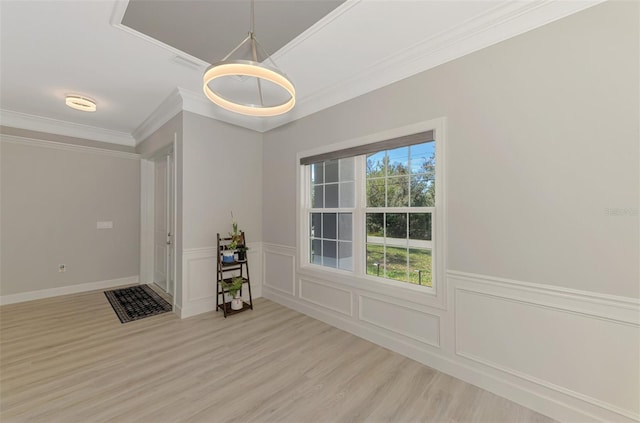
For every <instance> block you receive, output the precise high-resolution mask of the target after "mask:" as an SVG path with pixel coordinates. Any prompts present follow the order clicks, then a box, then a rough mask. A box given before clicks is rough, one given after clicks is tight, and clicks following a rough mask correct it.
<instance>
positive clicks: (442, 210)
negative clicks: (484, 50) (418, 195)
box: [295, 117, 448, 308]
mask: <svg viewBox="0 0 640 423" xmlns="http://www.w3.org/2000/svg"><path fill="white" fill-rule="evenodd" d="M428 130H433V131H434V132H435V137H436V143H437V147H436V178H437V179H438V182H437V183H436V210H437V211H434V212H432V219H433V220H432V221H433V223H434V227H435V229H434V232H433V240H432V242H433V244H434V245H435V248H432V254H433V256H432V257H433V264H434V270H435V272H434V273H433V281H434V282H433V286H432V287H418V286H413V285H412V284H408V283H402V282H395V281H392V280H389V279H384V278H373V277H371V276H367V275H366V274H365V271H364V269H363V268H362V265H361V263H362V262H363V261H364V254H365V253H364V251H365V249H366V245H365V242H364V241H365V240H364V239H363V240H360V239H359V238H358V237H354V239H353V254H354V255H353V260H354V271H353V272H348V271H334V269H330V268H326V267H322V266H314V265H311V264H309V263H307V257H308V256H309V246H308V237H307V233H306V231H303V229H306V225H303V224H302V222H306V221H307V216H306V213H307V212H308V211H309V210H310V209H307V208H306V199H307V197H308V195H309V192H308V187H309V180H308V178H309V176H308V174H307V173H308V172H305V171H304V168H303V167H302V166H300V165H299V163H300V159H301V158H302V157H308V156H313V155H317V154H323V153H327V152H330V151H336V150H342V149H345V148H350V147H356V146H360V145H366V144H370V143H373V142H377V141H382V140H385V139H391V138H397V137H401V136H405V135H410V134H416V133H420V132H424V131H428ZM446 144H447V133H446V118H445V117H441V118H436V119H431V120H428V121H423V122H418V123H413V124H410V125H405V126H401V127H397V128H393V129H390V130H386V131H381V132H377V133H373V134H368V135H365V136H362V137H358V138H354V139H349V140H343V141H340V142H336V143H333V144H329V145H323V146H320V147H316V148H314V149H310V150H305V151H300V152H298V153H297V154H296V166H297V167H298V171H297V172H296V175H297V177H296V204H297V208H298V209H297V210H296V247H297V248H296V250H297V255H296V260H297V265H296V269H295V270H296V272H298V273H301V274H307V275H311V276H315V277H317V278H326V276H322V273H323V272H328V274H332V275H333V274H335V275H336V279H338V280H345V281H346V280H348V281H349V282H347V284H350V285H353V284H356V285H355V287H360V285H358V281H360V283H361V284H362V285H364V284H365V283H364V282H362V281H364V280H365V279H366V280H367V281H366V284H367V285H369V284H370V283H371V282H373V279H376V281H377V284H380V285H383V284H386V285H387V286H393V287H394V290H395V288H396V287H397V290H398V291H403V290H406V292H407V293H409V295H412V296H415V295H416V294H425V295H427V296H428V298H427V299H425V302H424V303H423V304H424V305H433V306H435V307H438V308H445V304H446V301H447V289H446V272H445V270H444V269H446V263H447V260H446V253H447V241H448V240H447V230H446V224H447V219H446V210H447V199H446V179H447V177H446V167H445V161H446V150H447V146H446ZM355 172H356V179H358V169H355ZM361 173H362V172H361ZM357 182H358V181H357ZM359 182H360V184H358V183H356V186H358V185H361V186H364V181H363V180H362V178H360V181H359ZM361 188H362V187H361ZM355 195H356V196H358V198H357V199H356V203H357V204H356V208H355V209H354V211H353V215H354V222H353V224H354V228H358V227H360V226H362V225H364V222H362V219H360V218H359V216H360V214H361V210H363V209H365V208H366V207H365V208H363V207H362V204H363V199H364V195H365V194H364V192H363V190H362V189H360V190H358V189H357V188H356V192H355ZM421 209H422V208H419V209H418V210H417V211H419V210H421ZM430 209H431V208H430ZM357 233H358V232H357V231H356V234H357ZM359 241H362V242H360V244H359V245H358V244H356V243H357V242H359ZM369 281H371V282H369ZM417 298H421V299H423V298H424V297H423V296H422V295H420V296H419V297H417ZM409 301H416V298H414V299H410V300H409ZM433 303H435V304H433Z"/></svg>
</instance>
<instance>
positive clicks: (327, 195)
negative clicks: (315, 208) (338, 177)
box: [324, 184, 338, 207]
mask: <svg viewBox="0 0 640 423" xmlns="http://www.w3.org/2000/svg"><path fill="white" fill-rule="evenodd" d="M324 206H325V207H338V184H329V185H325V186H324Z"/></svg>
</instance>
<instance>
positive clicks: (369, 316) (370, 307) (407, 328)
mask: <svg viewBox="0 0 640 423" xmlns="http://www.w3.org/2000/svg"><path fill="white" fill-rule="evenodd" d="M358 300H359V306H358V310H359V315H358V318H359V319H360V320H361V321H362V322H366V323H369V324H372V325H374V326H377V327H379V328H382V329H385V330H388V331H390V332H392V333H393V334H394V335H395V334H400V335H402V336H405V337H407V338H411V339H413V340H416V341H418V342H422V343H424V344H427V345H431V346H432V347H436V348H440V317H439V316H437V315H435V314H428V313H423V312H421V311H418V310H416V309H414V308H411V307H406V306H404V305H400V304H396V303H393V302H389V301H385V300H383V299H381V298H377V297H374V296H369V295H364V294H361V295H360V296H359V297H358Z"/></svg>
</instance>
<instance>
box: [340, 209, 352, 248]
mask: <svg viewBox="0 0 640 423" xmlns="http://www.w3.org/2000/svg"><path fill="white" fill-rule="evenodd" d="M351 220H352V219H351V213H339V214H338V239H339V240H341V241H351V238H352V235H351V232H352V230H351V226H352V223H351Z"/></svg>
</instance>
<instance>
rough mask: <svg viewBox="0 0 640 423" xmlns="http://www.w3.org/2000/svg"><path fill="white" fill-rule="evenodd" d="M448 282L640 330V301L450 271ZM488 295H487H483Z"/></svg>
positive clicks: (448, 272)
mask: <svg viewBox="0 0 640 423" xmlns="http://www.w3.org/2000/svg"><path fill="white" fill-rule="evenodd" d="M447 278H448V279H455V280H459V281H469V282H472V283H475V284H484V285H486V286H489V287H490V288H492V289H496V288H502V289H503V291H505V292H507V293H508V295H510V298H512V299H514V300H520V301H523V302H530V301H532V300H535V301H536V302H538V303H540V304H544V305H545V306H547V307H553V308H560V309H562V310H564V311H570V312H573V313H580V314H585V315H588V316H593V317H600V318H603V319H607V320H611V321H616V322H620V323H626V324H631V325H635V326H640V299H637V298H631V297H621V296H615V295H609V294H601V293H597V292H590V291H582V290H577V289H570V288H564V287H561V286H554V285H543V284H536V283H531V282H523V281H518V280H515V279H507V278H500V277H494V276H487V275H480V274H476V273H468V272H460V271H455V270H449V271H447ZM482 292H484V291H482Z"/></svg>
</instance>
